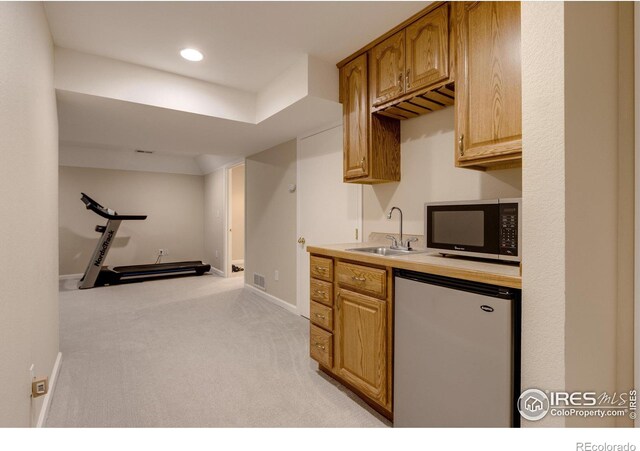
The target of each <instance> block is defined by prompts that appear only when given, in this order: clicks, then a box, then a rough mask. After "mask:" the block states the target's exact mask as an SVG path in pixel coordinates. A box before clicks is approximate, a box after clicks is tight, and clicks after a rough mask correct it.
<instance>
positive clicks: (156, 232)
mask: <svg viewBox="0 0 640 451" xmlns="http://www.w3.org/2000/svg"><path fill="white" fill-rule="evenodd" d="M80 192H84V193H87V194H88V195H89V196H91V197H92V198H94V199H95V200H97V201H98V202H100V203H101V204H102V205H104V206H106V207H109V208H112V209H114V210H116V211H117V212H118V213H120V214H127V213H131V214H146V215H147V216H148V217H147V219H146V220H144V221H125V222H123V223H122V224H121V225H120V229H119V230H118V235H117V237H116V240H115V242H114V244H113V246H112V247H111V250H110V251H109V256H108V257H107V260H106V264H107V265H111V266H117V265H133V264H146V263H154V262H155V261H156V258H157V256H158V249H161V248H162V249H167V250H168V252H169V255H167V256H166V257H162V261H163V262H170V261H181V260H203V259H204V214H203V205H204V177H202V176H199V175H185V174H166V173H164V174H163V173H155V172H140V171H119V170H112V169H92V168H74V167H60V274H78V273H83V272H84V270H85V268H86V265H87V262H88V261H89V258H90V256H91V253H92V252H93V250H94V248H95V245H96V243H97V240H98V236H99V235H98V233H96V232H95V231H94V227H95V225H96V224H101V225H104V224H105V223H106V220H104V219H103V218H100V217H99V216H98V215H96V214H95V213H93V212H91V211H90V210H87V209H86V208H85V206H84V204H83V203H82V202H81V201H80Z"/></svg>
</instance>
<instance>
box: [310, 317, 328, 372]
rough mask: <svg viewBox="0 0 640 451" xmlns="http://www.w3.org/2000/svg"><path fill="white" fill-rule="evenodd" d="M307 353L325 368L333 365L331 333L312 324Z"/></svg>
mask: <svg viewBox="0 0 640 451" xmlns="http://www.w3.org/2000/svg"><path fill="white" fill-rule="evenodd" d="M309 339H310V343H309V344H310V347H309V355H310V356H311V358H312V359H313V360H316V361H317V362H318V363H320V364H321V365H324V366H325V367H327V368H331V367H332V366H333V334H331V333H330V332H327V331H325V330H322V329H320V328H319V327H317V326H314V325H313V324H311V325H310V330H309Z"/></svg>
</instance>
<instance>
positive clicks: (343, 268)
mask: <svg viewBox="0 0 640 451" xmlns="http://www.w3.org/2000/svg"><path fill="white" fill-rule="evenodd" d="M336 281H337V282H338V284H339V285H340V286H343V287H349V288H352V289H355V290H356V291H361V292H364V293H365V294H368V295H372V296H375V297H379V298H381V299H384V298H386V297H387V271H386V270H384V269H378V268H370V267H368V266H362V265H357V264H354V263H346V262H338V263H337V264H336Z"/></svg>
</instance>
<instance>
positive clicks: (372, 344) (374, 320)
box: [335, 289, 387, 406]
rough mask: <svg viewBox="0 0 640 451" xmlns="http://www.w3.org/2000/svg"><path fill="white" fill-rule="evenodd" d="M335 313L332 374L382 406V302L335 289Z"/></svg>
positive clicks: (384, 379) (384, 353)
mask: <svg viewBox="0 0 640 451" xmlns="http://www.w3.org/2000/svg"><path fill="white" fill-rule="evenodd" d="M336 310H337V315H336V337H337V343H336V347H337V359H336V363H335V371H336V372H337V373H338V375H339V376H340V377H341V378H343V379H344V380H346V381H347V382H349V383H350V384H352V385H354V386H355V387H356V388H358V389H359V390H360V391H362V392H363V393H364V394H365V395H367V396H369V397H370V398H371V399H373V400H374V401H376V402H378V403H380V405H383V406H384V405H386V404H387V302H386V300H385V301H381V300H380V299H375V298H372V297H370V296H365V295H362V294H359V293H355V292H352V291H348V290H343V289H339V290H338V292H337V294H336Z"/></svg>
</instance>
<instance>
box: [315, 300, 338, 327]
mask: <svg viewBox="0 0 640 451" xmlns="http://www.w3.org/2000/svg"><path fill="white" fill-rule="evenodd" d="M309 320H310V321H311V322H312V323H313V324H315V325H317V326H320V327H322V328H323V329H326V330H329V331H332V330H333V310H332V309H331V307H327V306H326V305H322V304H318V303H317V302H313V301H311V310H310V312H309Z"/></svg>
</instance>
